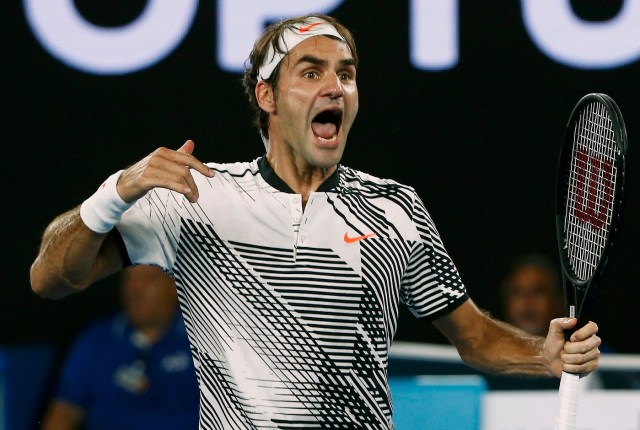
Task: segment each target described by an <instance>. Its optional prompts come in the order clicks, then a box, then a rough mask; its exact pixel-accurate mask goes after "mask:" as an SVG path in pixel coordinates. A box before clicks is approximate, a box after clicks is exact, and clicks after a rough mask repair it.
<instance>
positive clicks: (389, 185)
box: [339, 165, 415, 194]
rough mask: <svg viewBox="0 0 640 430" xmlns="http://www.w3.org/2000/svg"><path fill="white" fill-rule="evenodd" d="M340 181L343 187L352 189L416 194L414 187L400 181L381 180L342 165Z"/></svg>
mask: <svg viewBox="0 0 640 430" xmlns="http://www.w3.org/2000/svg"><path fill="white" fill-rule="evenodd" d="M339 169H340V181H341V182H342V184H343V186H346V187H350V188H362V189H364V188H371V189H386V190H390V191H391V190H393V191H397V192H402V193H410V194H414V193H415V190H414V189H413V187H411V186H409V185H405V184H401V183H399V182H398V181H395V180H393V179H388V178H380V177H378V176H374V175H372V174H370V173H366V172H363V171H360V170H357V169H353V168H351V167H347V166H343V165H340V167H339Z"/></svg>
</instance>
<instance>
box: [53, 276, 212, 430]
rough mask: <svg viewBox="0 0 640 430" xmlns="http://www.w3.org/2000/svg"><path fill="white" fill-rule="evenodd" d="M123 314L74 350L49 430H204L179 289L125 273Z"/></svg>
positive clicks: (92, 330) (101, 324)
mask: <svg viewBox="0 0 640 430" xmlns="http://www.w3.org/2000/svg"><path fill="white" fill-rule="evenodd" d="M120 276H121V278H120V288H121V291H120V293H121V298H122V312H120V313H118V314H117V315H114V316H111V317H109V318H106V319H101V320H100V321H97V322H95V323H94V324H92V325H90V326H89V327H88V328H86V329H85V330H84V331H83V332H82V333H81V334H80V335H79V337H78V338H77V339H76V341H75V342H74V343H73V345H72V347H71V349H70V351H69V354H68V356H67V357H66V361H65V363H64V366H63V369H62V372H61V375H60V378H59V381H58V387H57V390H56V392H55V393H54V398H53V400H52V401H51V403H50V405H49V407H48V410H47V411H46V414H45V417H44V420H43V427H42V428H43V429H44V430H68V429H80V428H82V429H86V430H97V429H105V430H106V429H109V430H127V429H136V430H141V429H154V430H158V429H181V430H188V429H197V428H198V401H199V392H198V386H197V382H196V376H195V370H194V366H193V360H192V358H191V353H190V350H189V343H188V340H187V334H186V330H185V327H184V322H183V320H182V315H181V313H180V312H179V306H178V296H177V292H176V288H175V284H174V281H173V280H172V279H171V278H170V277H169V276H167V275H166V274H165V273H163V272H162V270H160V269H159V268H157V267H151V266H135V267H130V268H128V269H126V270H124V271H123V272H121V275H120Z"/></svg>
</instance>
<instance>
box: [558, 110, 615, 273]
mask: <svg viewBox="0 0 640 430" xmlns="http://www.w3.org/2000/svg"><path fill="white" fill-rule="evenodd" d="M618 153H619V149H618V147H617V145H616V142H615V131H614V129H613V122H612V120H611V117H610V116H609V113H608V111H607V109H606V107H605V106H604V105H603V104H601V103H595V102H594V103H590V104H589V105H587V106H586V108H585V109H584V110H583V111H582V112H581V113H580V115H579V118H578V121H577V122H576V123H575V127H574V133H573V147H572V150H571V157H570V166H569V172H568V184H567V199H566V208H565V220H564V229H565V246H566V247H567V248H568V249H567V251H568V252H567V255H568V256H569V262H570V264H571V267H572V268H573V271H574V273H575V275H576V277H577V278H578V279H580V280H586V279H588V278H590V277H591V276H592V275H593V273H594V271H595V269H596V267H597V266H598V262H599V260H600V258H601V256H602V254H603V251H604V249H605V246H606V242H607V237H608V233H609V230H610V227H611V220H612V216H613V204H612V202H613V195H614V190H615V185H616V184H615V181H616V178H617V171H616V167H615V160H616V157H617V155H618Z"/></svg>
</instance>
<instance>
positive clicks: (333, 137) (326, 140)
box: [316, 134, 336, 142]
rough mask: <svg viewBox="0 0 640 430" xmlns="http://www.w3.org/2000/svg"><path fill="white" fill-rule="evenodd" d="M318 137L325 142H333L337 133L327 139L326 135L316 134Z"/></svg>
mask: <svg viewBox="0 0 640 430" xmlns="http://www.w3.org/2000/svg"><path fill="white" fill-rule="evenodd" d="M316 137H317V138H318V140H321V141H323V142H331V141H332V140H335V138H336V135H335V134H334V135H333V136H331V137H330V138H329V139H325V138H324V137H321V136H316Z"/></svg>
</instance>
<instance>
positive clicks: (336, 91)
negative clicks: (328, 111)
mask: <svg viewBox="0 0 640 430" xmlns="http://www.w3.org/2000/svg"><path fill="white" fill-rule="evenodd" d="M343 94H344V88H343V86H342V81H341V80H340V76H338V74H336V73H328V74H327V75H326V77H325V80H324V83H323V86H322V95H323V96H326V97H330V98H332V99H337V98H340V97H342V95H343Z"/></svg>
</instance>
